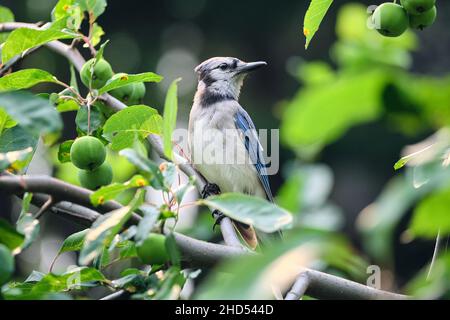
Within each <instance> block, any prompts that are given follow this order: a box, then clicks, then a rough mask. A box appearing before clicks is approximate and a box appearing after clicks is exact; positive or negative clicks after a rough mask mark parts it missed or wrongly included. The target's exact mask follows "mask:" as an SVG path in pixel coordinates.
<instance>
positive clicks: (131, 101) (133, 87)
mask: <svg viewBox="0 0 450 320" xmlns="http://www.w3.org/2000/svg"><path fill="white" fill-rule="evenodd" d="M110 93H111V95H112V96H114V97H115V98H117V99H119V100H120V101H122V102H123V103H125V104H126V105H128V106H133V105H136V104H141V103H142V99H143V98H144V96H145V85H144V83H143V82H135V83H130V84H128V85H126V86H123V87H120V88H117V89H114V90H111V92H110Z"/></svg>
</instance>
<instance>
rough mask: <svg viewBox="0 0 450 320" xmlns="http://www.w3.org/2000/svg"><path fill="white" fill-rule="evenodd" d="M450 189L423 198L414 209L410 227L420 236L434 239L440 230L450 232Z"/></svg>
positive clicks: (443, 233) (444, 233)
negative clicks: (449, 211)
mask: <svg viewBox="0 0 450 320" xmlns="http://www.w3.org/2000/svg"><path fill="white" fill-rule="evenodd" d="M449 208H450V189H446V190H442V191H438V192H436V193H434V194H431V195H430V196H428V197H426V198H425V199H423V200H422V201H421V202H420V203H419V204H418V206H417V207H416V208H415V210H414V216H413V219H412V221H411V225H410V229H411V231H412V233H413V234H414V235H416V236H418V237H423V238H429V239H434V238H436V236H437V234H438V232H439V231H440V232H441V235H442V236H446V235H449V234H450V215H449V214H448V210H449Z"/></svg>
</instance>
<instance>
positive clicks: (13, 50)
mask: <svg viewBox="0 0 450 320" xmlns="http://www.w3.org/2000/svg"><path fill="white" fill-rule="evenodd" d="M67 22H68V18H64V19H60V20H58V21H55V22H54V23H52V25H51V26H50V27H49V28H48V29H45V30H35V29H29V28H19V29H16V30H14V31H13V32H11V34H10V35H9V37H8V39H7V40H6V42H5V44H4V45H3V48H2V62H3V63H6V62H8V61H9V60H10V59H12V58H14V57H15V56H16V55H18V54H21V53H22V52H24V51H25V50H28V49H31V48H34V47H37V46H41V45H43V44H46V43H47V42H50V41H53V40H60V39H72V38H74V37H75V35H74V34H73V33H71V32H69V30H64V29H65V28H68V27H69V26H68V25H67ZM63 30H64V31H63Z"/></svg>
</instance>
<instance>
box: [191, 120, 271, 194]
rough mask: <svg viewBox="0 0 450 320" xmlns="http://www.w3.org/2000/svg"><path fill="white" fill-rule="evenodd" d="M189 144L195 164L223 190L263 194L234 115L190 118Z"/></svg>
mask: <svg viewBox="0 0 450 320" xmlns="http://www.w3.org/2000/svg"><path fill="white" fill-rule="evenodd" d="M191 120H192V123H191V124H190V130H189V145H190V152H191V160H192V162H193V164H194V166H195V168H196V169H197V170H198V171H199V172H200V173H201V174H202V175H203V176H204V177H205V178H206V179H207V180H208V181H209V182H211V183H215V184H217V185H218V186H219V188H220V189H221V191H222V192H242V193H247V194H252V195H261V196H264V192H263V190H261V185H260V183H259V180H258V177H257V174H256V170H255V167H254V165H253V164H252V163H251V161H250V159H249V156H248V153H247V150H246V148H245V145H244V144H243V140H242V133H241V132H240V130H238V129H236V128H235V125H234V119H232V117H231V116H230V117H227V116H222V117H221V119H220V122H219V121H218V119H215V118H214V115H208V114H205V115H204V116H201V117H197V118H196V119H191Z"/></svg>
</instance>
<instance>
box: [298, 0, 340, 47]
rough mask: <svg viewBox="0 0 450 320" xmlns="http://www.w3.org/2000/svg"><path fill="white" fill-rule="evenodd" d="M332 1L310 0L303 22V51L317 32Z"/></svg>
mask: <svg viewBox="0 0 450 320" xmlns="http://www.w3.org/2000/svg"><path fill="white" fill-rule="evenodd" d="M332 3H333V0H311V3H310V4H309V8H308V10H307V11H306V14H305V20H304V22H303V34H304V35H305V37H306V43H305V49H307V48H308V46H309V43H310V42H311V40H312V38H313V37H314V35H315V34H316V32H317V30H319V26H320V24H321V22H322V20H323V18H324V17H325V15H326V14H327V11H328V9H329V8H330V6H331V4H332Z"/></svg>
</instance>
